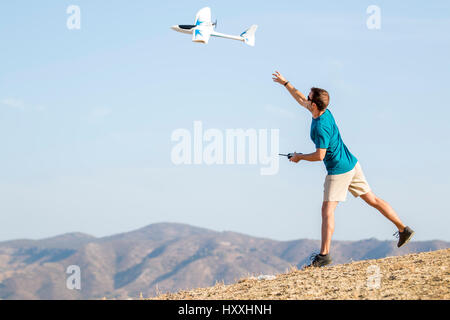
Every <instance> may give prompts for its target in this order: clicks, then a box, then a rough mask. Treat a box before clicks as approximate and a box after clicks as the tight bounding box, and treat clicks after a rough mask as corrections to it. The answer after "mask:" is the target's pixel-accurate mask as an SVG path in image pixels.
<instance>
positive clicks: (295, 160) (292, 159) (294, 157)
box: [289, 153, 302, 163]
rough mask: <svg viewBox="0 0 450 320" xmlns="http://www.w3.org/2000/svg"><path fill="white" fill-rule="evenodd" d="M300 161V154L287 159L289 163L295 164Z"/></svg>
mask: <svg viewBox="0 0 450 320" xmlns="http://www.w3.org/2000/svg"><path fill="white" fill-rule="evenodd" d="M300 160H302V154H301V153H294V155H293V156H292V158H290V159H289V161H291V162H295V163H298V162H300Z"/></svg>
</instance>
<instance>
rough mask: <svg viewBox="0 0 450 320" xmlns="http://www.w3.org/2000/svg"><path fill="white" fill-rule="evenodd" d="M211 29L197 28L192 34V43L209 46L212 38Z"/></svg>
mask: <svg viewBox="0 0 450 320" xmlns="http://www.w3.org/2000/svg"><path fill="white" fill-rule="evenodd" d="M211 31H212V30H211V28H207V27H206V28H205V27H196V28H194V30H193V32H192V41H193V42H200V43H204V44H207V43H208V41H209V37H211Z"/></svg>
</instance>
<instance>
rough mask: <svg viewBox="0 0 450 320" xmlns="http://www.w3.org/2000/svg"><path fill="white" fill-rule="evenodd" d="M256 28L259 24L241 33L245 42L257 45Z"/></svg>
mask: <svg viewBox="0 0 450 320" xmlns="http://www.w3.org/2000/svg"><path fill="white" fill-rule="evenodd" d="M256 29H258V26H257V25H256V24H254V25H252V26H251V27H250V28H248V29H247V30H245V31H244V32H242V33H241V37H243V38H244V42H245V43H246V44H248V45H249V46H251V47H253V46H255V33H256Z"/></svg>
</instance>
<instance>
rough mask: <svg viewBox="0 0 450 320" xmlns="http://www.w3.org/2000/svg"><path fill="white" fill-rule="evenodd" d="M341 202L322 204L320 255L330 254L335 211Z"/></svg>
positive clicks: (325, 202)
mask: <svg viewBox="0 0 450 320" xmlns="http://www.w3.org/2000/svg"><path fill="white" fill-rule="evenodd" d="M338 203H339V201H324V202H323V204H322V246H321V248H320V254H323V255H326V254H328V253H330V246H331V237H332V236H333V232H334V210H335V209H336V207H337V205H338Z"/></svg>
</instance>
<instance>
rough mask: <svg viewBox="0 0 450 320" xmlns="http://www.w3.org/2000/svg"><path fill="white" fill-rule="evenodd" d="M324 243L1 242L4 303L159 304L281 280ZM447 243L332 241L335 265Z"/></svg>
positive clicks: (157, 236) (149, 237)
mask: <svg viewBox="0 0 450 320" xmlns="http://www.w3.org/2000/svg"><path fill="white" fill-rule="evenodd" d="M319 246H320V243H319V241H318V240H307V239H303V240H295V241H275V240H270V239H263V238H256V237H251V236H247V235H244V234H239V233H235V232H216V231H212V230H208V229H203V228H198V227H193V226H189V225H184V224H173V223H160V224H153V225H150V226H147V227H145V228H142V229H138V230H135V231H132V232H127V233H121V234H117V235H114V236H109V237H103V238H95V237H92V236H89V235H85V234H81V233H71V234H65V235H61V236H57V237H53V238H47V239H42V240H14V241H6V242H0V299H99V298H102V297H107V298H118V299H126V298H129V297H132V298H133V297H134V298H136V297H138V296H139V294H140V293H141V292H142V293H143V295H144V296H146V297H153V296H155V295H156V294H157V293H160V292H175V291H178V290H180V289H191V288H198V287H207V286H212V285H214V284H215V283H216V282H221V281H223V282H224V283H233V282H234V281H236V280H237V279H240V278H242V277H245V276H248V275H251V274H254V275H258V274H278V273H282V272H285V271H286V270H287V269H289V268H290V267H292V266H298V267H300V266H302V265H303V264H305V263H307V261H308V257H309V255H310V254H311V253H312V252H314V251H316V250H317V249H318V248H319ZM449 247H450V243H449V242H444V241H421V242H414V241H412V242H411V243H409V244H408V245H407V246H405V247H404V248H402V249H400V250H399V249H397V248H396V244H395V242H394V241H379V240H376V239H369V240H362V241H334V242H333V259H334V262H335V263H338V264H340V263H348V262H350V261H352V260H354V261H356V260H366V259H379V258H384V257H387V256H395V255H404V254H407V253H414V252H423V251H434V250H439V249H445V248H449ZM70 265H77V266H79V267H80V269H81V290H69V289H67V288H66V279H67V277H68V275H67V274H66V269H67V267H68V266H70Z"/></svg>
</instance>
